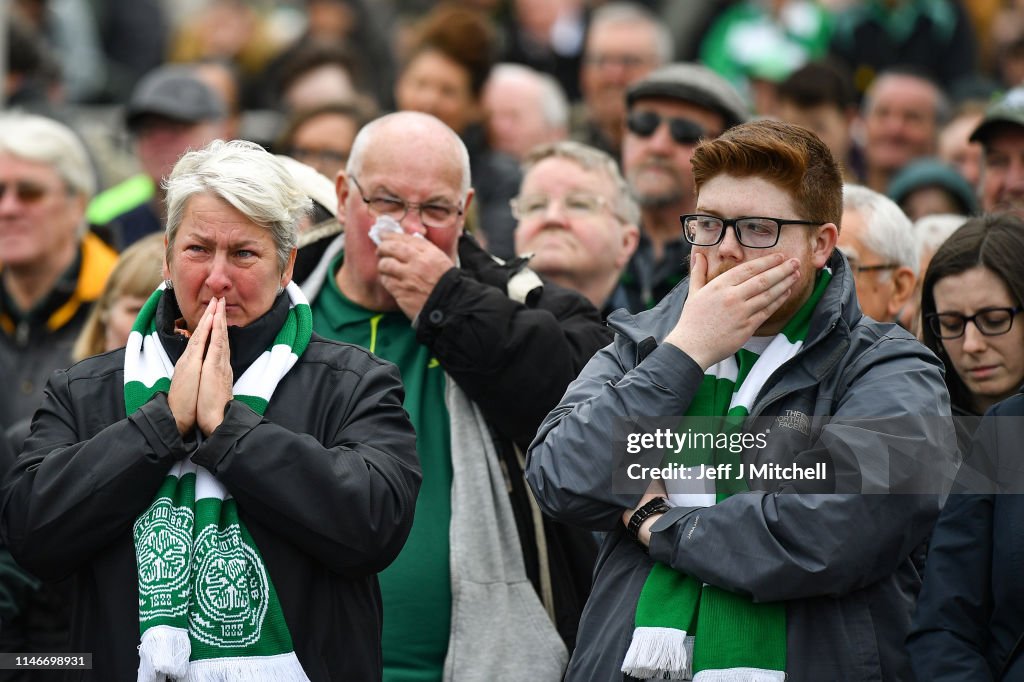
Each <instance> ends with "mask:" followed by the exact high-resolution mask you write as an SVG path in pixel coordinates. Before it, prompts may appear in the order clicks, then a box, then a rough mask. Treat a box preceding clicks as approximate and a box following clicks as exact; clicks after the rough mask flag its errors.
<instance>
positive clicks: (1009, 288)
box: [907, 215, 1024, 682]
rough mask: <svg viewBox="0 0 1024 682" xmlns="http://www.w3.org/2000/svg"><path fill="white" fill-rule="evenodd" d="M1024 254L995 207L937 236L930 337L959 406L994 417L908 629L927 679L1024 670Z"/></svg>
mask: <svg viewBox="0 0 1024 682" xmlns="http://www.w3.org/2000/svg"><path fill="white" fill-rule="evenodd" d="M1022 256H1024V222H1022V221H1021V220H1020V219H1019V218H1016V217H1014V216H1010V215H987V216H983V217H981V218H975V219H973V220H970V221H968V222H967V223H966V224H965V225H964V226H963V227H961V228H960V229H959V230H957V231H956V232H954V233H953V235H952V236H950V238H949V239H948V240H946V242H945V243H943V245H942V246H941V247H939V250H938V251H937V252H936V253H935V256H934V258H933V259H932V261H931V264H930V265H929V266H928V273H927V274H926V275H925V279H924V289H923V296H922V301H921V308H922V312H923V313H924V322H925V324H924V327H923V331H924V339H925V343H927V344H928V345H929V346H930V347H931V348H932V349H933V350H936V351H938V352H939V354H940V356H941V357H942V358H943V360H944V362H945V363H946V368H947V370H946V383H947V384H948V385H949V392H950V394H951V397H952V401H953V406H954V410H956V409H957V408H959V409H960V410H961V411H962V412H973V413H977V414H981V413H984V414H985V417H984V419H982V420H980V425H979V426H978V427H977V430H976V431H975V432H974V437H973V440H972V442H971V447H970V449H969V450H967V451H966V453H967V454H966V456H965V458H964V463H963V464H962V465H961V467H960V471H959V473H958V474H957V480H956V482H955V483H954V485H953V490H952V492H953V494H951V495H950V496H949V499H948V500H947V501H946V505H945V507H944V508H943V510H942V514H941V515H940V516H939V520H938V522H937V523H936V524H935V530H934V531H933V533H932V539H931V543H930V545H929V548H928V562H927V564H926V566H925V573H924V584H923V586H922V588H921V593H920V596H919V598H918V602H917V612H916V613H915V614H914V621H913V628H912V630H911V633H910V635H909V636H908V638H907V650H908V652H909V653H910V660H911V663H912V665H913V668H914V673H915V676H916V677H917V679H919V680H931V681H932V682H942V681H945V680H949V681H950V682H952V681H953V680H1005V681H1011V680H1024V656H1022V655H1021V654H1022V652H1024V587H1022V585H1021V581H1020V576H1021V574H1022V573H1024V524H1022V523H1021V521H1022V519H1024V494H1021V493H1024V469H1022V468H1021V465H1020V452H1021V442H1022V441H1024V394H1021V393H1017V388H1018V387H1019V386H1020V385H1021V383H1022V382H1024V320H1019V319H1017V318H1018V317H1019V316H1020V314H1021V311H1022V308H1021V301H1022V300H1024V258H1022ZM1015 394H1016V395H1015Z"/></svg>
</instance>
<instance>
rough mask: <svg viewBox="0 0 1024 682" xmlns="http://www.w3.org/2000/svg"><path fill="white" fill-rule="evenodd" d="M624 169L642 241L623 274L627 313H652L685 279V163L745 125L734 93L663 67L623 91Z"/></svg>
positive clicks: (699, 69) (706, 77)
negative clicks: (701, 145) (707, 143)
mask: <svg viewBox="0 0 1024 682" xmlns="http://www.w3.org/2000/svg"><path fill="white" fill-rule="evenodd" d="M626 105H627V109H628V111H627V115H626V126H625V127H626V129H625V134H624V137H623V144H622V170H623V173H624V174H625V176H626V180H627V182H628V183H629V189H630V192H631V193H632V194H633V198H634V199H635V200H636V202H637V203H638V204H639V205H640V210H641V237H640V244H639V246H638V248H637V251H636V253H635V254H634V255H633V258H632V259H631V260H630V262H629V265H628V266H627V268H626V272H625V273H624V275H623V278H622V283H623V287H624V288H625V290H626V294H627V300H628V307H629V309H630V310H631V311H632V312H639V311H641V310H646V309H647V308H650V307H652V306H653V305H654V304H656V303H657V302H658V301H660V300H661V299H662V297H664V296H665V294H667V293H668V292H669V291H670V290H671V289H672V287H674V286H675V285H676V284H678V283H679V282H680V281H682V279H683V278H684V277H685V276H686V272H687V269H686V267H687V266H686V261H687V257H688V256H689V253H690V248H689V245H688V244H687V242H686V241H685V240H684V239H683V236H682V233H681V232H680V228H679V216H680V215H683V214H687V213H693V211H694V202H695V200H696V195H695V193H694V185H693V171H692V170H691V168H690V158H691V156H693V150H694V148H695V147H696V145H697V143H698V142H699V141H700V140H701V139H712V138H715V137H718V136H719V135H721V134H722V133H723V132H724V131H726V130H728V129H729V128H731V127H732V126H734V125H736V124H738V123H742V122H743V121H745V120H746V119H747V105H746V103H745V102H744V101H743V99H742V98H741V97H740V95H739V93H737V92H736V90H734V89H733V87H732V86H731V85H729V84H728V83H727V82H726V81H725V80H724V79H722V78H721V77H720V76H718V75H717V74H715V73H714V72H712V71H711V70H709V69H707V68H705V67H703V66H700V65H697V64H689V63H677V64H669V65H668V66H663V67H661V68H659V69H656V70H654V71H652V72H651V73H650V74H648V75H647V76H646V77H645V78H643V79H642V80H640V81H638V82H637V83H635V84H633V85H632V86H631V87H630V88H629V90H627V93H626Z"/></svg>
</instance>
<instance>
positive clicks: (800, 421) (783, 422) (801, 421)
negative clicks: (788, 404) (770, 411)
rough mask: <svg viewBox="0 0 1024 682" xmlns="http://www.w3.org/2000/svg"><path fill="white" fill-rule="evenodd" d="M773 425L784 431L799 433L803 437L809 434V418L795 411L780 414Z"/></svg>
mask: <svg viewBox="0 0 1024 682" xmlns="http://www.w3.org/2000/svg"><path fill="white" fill-rule="evenodd" d="M775 423H776V424H778V425H779V426H780V427H782V428H784V429H793V430H794V431H799V432H800V433H802V434H804V435H805V436H808V435H810V433H811V418H810V417H808V416H807V415H806V414H804V413H803V412H799V411H797V410H786V413H785V414H780V415H779V416H778V417H777V418H776V420H775Z"/></svg>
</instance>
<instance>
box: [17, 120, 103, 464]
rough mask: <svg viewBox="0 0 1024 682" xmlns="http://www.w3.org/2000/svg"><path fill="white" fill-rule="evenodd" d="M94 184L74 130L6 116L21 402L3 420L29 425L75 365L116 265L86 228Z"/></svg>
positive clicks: (18, 387)
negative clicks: (57, 380)
mask: <svg viewBox="0 0 1024 682" xmlns="http://www.w3.org/2000/svg"><path fill="white" fill-rule="evenodd" d="M95 182H96V181H95V178H94V177H93V170H92V165H91V163H90V161H89V157H88V155H87V153H86V151H85V147H84V146H83V145H82V143H81V142H80V141H79V139H78V137H77V136H76V135H75V133H73V132H72V131H71V130H70V129H68V128H67V127H65V126H64V125H62V124H60V123H57V122H56V121H53V120H51V119H48V118H43V117H41V116H35V115H28V114H18V113H8V114H3V115H2V116H0V356H2V357H3V359H4V360H5V362H6V363H7V364H9V365H10V367H11V370H10V372H9V373H6V374H4V377H3V382H2V383H3V389H2V390H3V391H4V392H5V393H8V394H9V395H10V396H11V397H12V398H13V399H12V401H11V402H12V403H13V409H12V410H11V413H10V414H6V415H3V414H0V424H4V423H6V425H8V426H9V425H11V424H12V423H14V422H18V421H21V422H23V423H24V422H27V420H28V418H29V417H31V416H32V413H33V412H35V409H36V407H37V406H38V404H39V403H40V402H41V400H42V396H43V387H44V386H45V385H46V381H47V379H48V378H49V376H50V374H51V373H52V372H53V371H54V370H55V369H64V368H66V367H68V366H69V365H70V364H71V346H72V345H73V344H74V341H75V338H76V337H77V336H78V332H79V330H80V329H81V328H82V325H83V324H84V323H85V318H86V317H87V316H88V313H89V308H90V305H91V304H92V302H93V301H95V300H96V299H97V298H98V297H99V294H100V292H101V291H102V289H103V285H104V283H105V282H106V279H107V275H108V274H109V273H110V270H111V269H112V268H113V266H114V262H115V261H116V260H117V254H116V253H114V251H113V250H111V249H110V248H109V247H107V246H106V245H105V244H103V242H101V241H100V239H99V238H98V237H96V235H94V234H92V233H91V232H86V221H85V207H86V204H87V202H88V201H89V198H90V197H91V196H92V194H93V191H94V190H95V186H96V185H95ZM2 364H4V363H0V365H2ZM22 435H24V434H22ZM16 440H18V441H19V443H16V446H17V445H20V438H19V439H16Z"/></svg>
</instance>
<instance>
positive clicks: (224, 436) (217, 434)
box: [192, 400, 263, 474]
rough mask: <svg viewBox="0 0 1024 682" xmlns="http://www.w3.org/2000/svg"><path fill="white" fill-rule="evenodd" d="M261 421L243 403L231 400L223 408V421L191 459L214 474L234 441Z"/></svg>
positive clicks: (220, 466) (259, 417)
mask: <svg viewBox="0 0 1024 682" xmlns="http://www.w3.org/2000/svg"><path fill="white" fill-rule="evenodd" d="M262 421H263V417H262V416H260V415H258V414H256V413H255V412H253V411H252V408H250V407H249V406H248V405H246V404H245V403H243V402H241V401H238V400H232V401H231V402H229V403H228V405H227V409H225V410H224V421H222V422H221V423H220V426H218V427H217V428H216V429H215V430H214V432H213V433H211V434H210V436H209V437H208V438H207V439H206V440H204V441H203V443H202V444H201V445H200V446H199V447H198V448H197V449H196V451H195V454H193V455H192V461H193V462H195V463H196V464H198V465H199V466H201V467H205V468H206V469H208V470H209V471H210V472H211V473H213V474H216V473H217V472H218V471H219V470H220V469H221V468H223V467H224V466H226V465H227V462H225V459H226V458H227V456H228V453H230V452H231V450H232V449H233V448H234V445H235V443H237V442H238V440H239V439H240V438H242V437H243V436H245V435H246V434H247V433H249V432H250V431H252V430H253V429H254V428H256V426H257V425H258V424H259V423H260V422H262Z"/></svg>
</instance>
